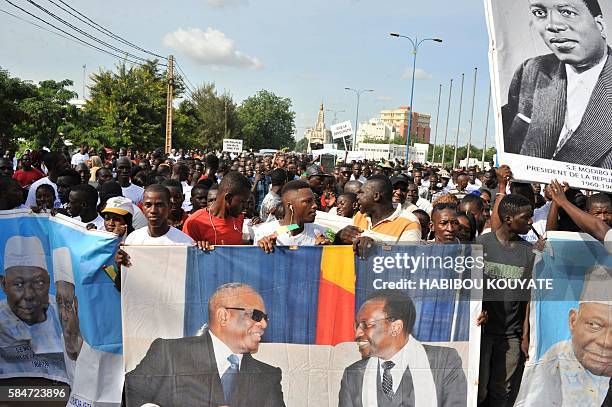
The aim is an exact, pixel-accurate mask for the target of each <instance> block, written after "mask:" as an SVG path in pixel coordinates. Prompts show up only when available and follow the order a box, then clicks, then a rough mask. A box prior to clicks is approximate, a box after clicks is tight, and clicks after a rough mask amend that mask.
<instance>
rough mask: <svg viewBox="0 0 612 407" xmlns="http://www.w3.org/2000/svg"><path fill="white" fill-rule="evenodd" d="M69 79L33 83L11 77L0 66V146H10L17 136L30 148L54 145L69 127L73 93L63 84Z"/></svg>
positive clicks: (72, 112)
mask: <svg viewBox="0 0 612 407" xmlns="http://www.w3.org/2000/svg"><path fill="white" fill-rule="evenodd" d="M69 86H72V81H71V80H68V79H64V80H62V81H59V82H56V81H53V80H45V81H41V82H40V83H38V84H37V85H36V84H33V83H30V82H26V81H22V80H21V79H19V78H16V77H11V76H10V75H9V73H8V72H7V71H5V70H1V69H0V118H1V120H0V135H1V136H2V137H1V140H2V141H1V143H2V148H3V150H4V149H8V148H14V147H15V146H16V144H17V140H19V139H21V140H24V142H26V143H27V145H28V146H30V147H33V148H40V147H43V146H47V147H51V148H56V147H59V146H61V145H62V136H63V135H64V134H65V132H67V131H69V130H70V128H71V123H72V122H73V118H74V117H75V116H76V114H77V113H76V108H75V107H74V106H72V105H70V104H69V103H68V101H69V100H70V99H72V98H74V97H75V96H76V94H75V93H74V92H72V91H71V90H69V89H66V88H67V87H69Z"/></svg>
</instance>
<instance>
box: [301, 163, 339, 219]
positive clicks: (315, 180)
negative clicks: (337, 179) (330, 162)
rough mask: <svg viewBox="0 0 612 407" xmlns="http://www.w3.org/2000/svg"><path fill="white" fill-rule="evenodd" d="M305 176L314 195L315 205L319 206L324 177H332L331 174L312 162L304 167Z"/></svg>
mask: <svg viewBox="0 0 612 407" xmlns="http://www.w3.org/2000/svg"><path fill="white" fill-rule="evenodd" d="M306 177H307V178H308V185H310V189H312V192H313V193H314V195H315V199H316V201H317V205H319V209H321V210H322V208H321V205H320V204H321V196H323V192H324V191H323V189H324V182H325V177H333V175H330V174H327V173H326V172H325V170H323V167H321V166H320V165H316V164H313V165H311V166H309V167H308V168H306Z"/></svg>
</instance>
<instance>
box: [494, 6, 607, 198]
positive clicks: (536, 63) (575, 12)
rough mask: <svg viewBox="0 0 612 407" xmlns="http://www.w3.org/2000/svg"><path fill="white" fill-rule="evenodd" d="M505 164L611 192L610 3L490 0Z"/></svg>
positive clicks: (518, 172)
mask: <svg viewBox="0 0 612 407" xmlns="http://www.w3.org/2000/svg"><path fill="white" fill-rule="evenodd" d="M485 10H486V17H487V23H488V29H489V38H490V55H489V56H490V69H491V78H492V87H493V95H494V97H493V102H494V106H495V117H496V141H497V149H498V154H499V158H500V160H499V163H500V164H508V165H510V167H511V169H512V172H513V174H514V177H515V178H516V179H519V180H524V181H533V182H541V183H549V182H550V181H551V180H552V179H558V180H559V181H567V182H568V183H569V184H570V186H572V187H576V188H582V189H589V190H599V191H607V192H610V191H612V57H611V54H612V50H611V48H610V46H609V44H610V43H611V42H610V41H611V40H610V39H609V38H608V36H609V34H610V31H609V30H610V29H611V28H612V4H610V3H609V2H604V1H598V0H563V1H561V0H518V1H505V0H485Z"/></svg>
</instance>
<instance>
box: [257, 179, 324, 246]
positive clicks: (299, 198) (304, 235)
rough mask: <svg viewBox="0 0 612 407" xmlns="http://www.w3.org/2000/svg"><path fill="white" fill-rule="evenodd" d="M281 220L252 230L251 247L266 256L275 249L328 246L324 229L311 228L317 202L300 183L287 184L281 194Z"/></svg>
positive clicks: (309, 190) (301, 182)
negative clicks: (260, 249) (279, 247)
mask: <svg viewBox="0 0 612 407" xmlns="http://www.w3.org/2000/svg"><path fill="white" fill-rule="evenodd" d="M281 199H282V204H283V209H284V214H285V216H284V217H283V219H281V220H276V219H275V220H272V221H269V222H266V223H262V224H260V225H258V226H256V227H255V238H254V239H253V244H254V245H256V246H259V247H260V248H262V249H263V250H264V251H265V252H266V253H271V252H273V251H274V246H275V245H281V246H314V245H319V244H328V243H330V241H329V239H328V238H327V236H326V234H327V231H326V229H325V228H324V227H321V226H318V225H316V224H314V223H313V222H314V220H315V217H316V214H317V202H316V200H315V196H314V194H313V192H312V190H311V189H310V186H309V185H308V184H307V183H306V182H304V181H301V180H294V181H289V182H288V183H286V184H285V186H284V187H283V189H282V190H281Z"/></svg>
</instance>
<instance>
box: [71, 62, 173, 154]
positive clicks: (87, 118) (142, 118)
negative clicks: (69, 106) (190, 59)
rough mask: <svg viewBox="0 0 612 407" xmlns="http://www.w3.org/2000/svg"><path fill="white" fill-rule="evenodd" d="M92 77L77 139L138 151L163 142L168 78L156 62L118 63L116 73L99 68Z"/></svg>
mask: <svg viewBox="0 0 612 407" xmlns="http://www.w3.org/2000/svg"><path fill="white" fill-rule="evenodd" d="M91 79H92V81H93V85H92V86H91V87H90V95H91V96H90V99H89V100H88V101H87V103H86V105H85V107H84V109H83V117H82V122H81V123H80V125H81V130H82V131H78V130H77V131H75V132H74V133H73V138H75V141H76V142H83V141H87V142H89V143H90V144H94V145H104V146H133V147H135V148H137V149H140V150H152V149H155V148H158V147H160V146H163V145H164V140H165V128H166V124H165V123H166V89H167V80H166V76H165V72H162V71H160V70H159V69H158V66H157V63H156V61H149V62H147V63H146V64H144V65H142V66H132V67H128V66H127V65H126V64H125V63H121V64H119V65H118V66H117V70H116V72H113V71H100V72H99V73H97V74H94V75H92V77H91ZM177 86H178V84H177ZM181 91H182V88H180V87H179V88H178V89H176V90H175V93H176V94H177V95H178V94H180V92H181Z"/></svg>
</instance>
